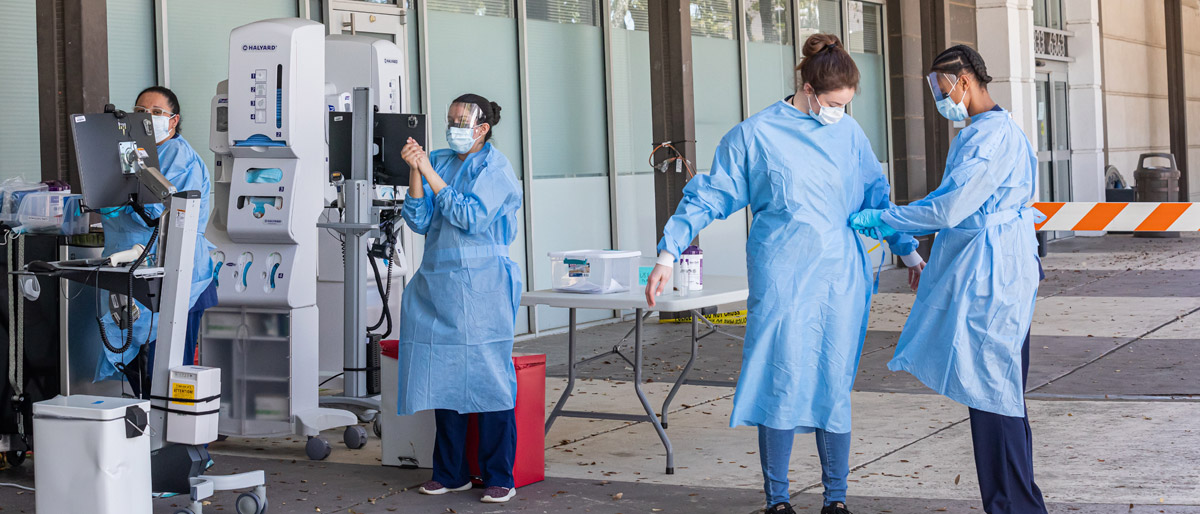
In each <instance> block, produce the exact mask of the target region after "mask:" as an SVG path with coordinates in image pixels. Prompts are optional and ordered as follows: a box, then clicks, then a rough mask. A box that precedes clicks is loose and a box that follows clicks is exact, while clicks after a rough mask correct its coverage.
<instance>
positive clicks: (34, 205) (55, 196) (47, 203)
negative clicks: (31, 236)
mask: <svg viewBox="0 0 1200 514" xmlns="http://www.w3.org/2000/svg"><path fill="white" fill-rule="evenodd" d="M82 198H83V197H82V195H73V194H71V192H70V191H39V192H34V193H28V194H26V195H24V197H23V198H22V199H21V201H20V204H19V206H18V207H17V219H16V221H17V223H19V224H20V226H21V228H22V230H24V231H26V232H32V233H38V234H47V233H49V234H67V235H74V234H81V233H86V232H87V217H86V216H85V215H84V214H83V212H82V211H80V208H79V202H80V200H81V199H82Z"/></svg>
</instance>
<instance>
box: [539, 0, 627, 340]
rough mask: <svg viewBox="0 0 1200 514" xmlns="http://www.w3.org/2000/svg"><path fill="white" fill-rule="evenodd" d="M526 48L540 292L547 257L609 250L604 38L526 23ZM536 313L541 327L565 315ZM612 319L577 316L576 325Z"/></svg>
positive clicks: (602, 314) (589, 29)
mask: <svg viewBox="0 0 1200 514" xmlns="http://www.w3.org/2000/svg"><path fill="white" fill-rule="evenodd" d="M589 4H590V5H592V6H593V7H595V5H594V4H591V3H590V2H589ZM531 16H532V11H531ZM592 19H593V20H594V19H595V18H594V17H593V18H592ZM526 43H527V53H528V57H529V62H530V63H535V64H533V65H531V66H529V67H528V69H527V74H528V84H529V85H528V88H529V89H528V98H529V115H530V119H531V121H530V127H529V132H530V138H531V141H530V143H531V147H532V149H533V156H532V168H533V177H532V178H533V179H534V180H533V184H531V189H532V196H533V197H532V198H530V199H528V202H529V204H530V205H533V206H536V211H535V212H536V215H535V216H534V219H533V227H532V229H531V230H533V232H532V234H533V236H534V239H533V248H534V251H533V254H532V255H531V256H530V259H529V260H530V263H529V264H530V266H531V267H532V268H533V270H534V271H533V277H534V280H533V282H534V284H533V288H539V289H540V288H547V287H550V260H549V258H548V257H547V256H546V254H547V253H548V252H552V251H560V250H577V249H585V248H610V247H612V245H613V241H612V238H611V227H610V217H609V194H608V193H609V182H608V181H609V178H608V171H609V162H608V109H607V106H606V104H605V76H604V47H603V45H604V35H603V34H602V29H601V28H600V27H599V26H598V25H594V24H590V23H583V22H579V23H567V22H562V20H561V19H560V20H557V21H543V20H538V19H530V20H529V21H528V22H527V23H526ZM538 312H539V316H538V324H539V326H540V328H541V329H550V328H556V327H563V326H566V325H567V311H566V310H565V309H549V308H542V309H541V310H539V311H538ZM611 315H612V314H611V312H606V311H596V310H593V311H590V312H588V311H581V312H579V320H580V321H591V320H597V319H604V318H608V317H610V316H611Z"/></svg>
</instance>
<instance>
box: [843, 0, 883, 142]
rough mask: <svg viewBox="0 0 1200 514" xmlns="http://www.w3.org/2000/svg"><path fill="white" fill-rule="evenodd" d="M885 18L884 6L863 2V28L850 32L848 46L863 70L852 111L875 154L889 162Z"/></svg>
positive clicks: (860, 69) (860, 71)
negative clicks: (884, 42) (884, 49)
mask: <svg viewBox="0 0 1200 514" xmlns="http://www.w3.org/2000/svg"><path fill="white" fill-rule="evenodd" d="M882 22H883V7H882V6H879V5H875V4H863V30H861V31H855V32H851V33H850V36H849V43H847V46H848V47H849V49H850V57H851V58H853V59H854V62H855V64H857V65H858V72H859V74H860V77H859V82H858V93H857V94H856V95H855V96H854V101H853V102H851V103H850V113H851V115H852V116H854V120H855V121H857V122H858V124H859V126H861V127H862V129H863V132H866V134H867V139H870V140H871V148H872V149H873V150H874V151H875V157H876V158H877V159H879V161H880V162H887V160H888V137H887V123H888V111H887V77H886V73H885V72H886V70H887V68H886V66H887V65H886V63H885V62H884V58H883V45H882V44H881V41H882V39H883V25H882Z"/></svg>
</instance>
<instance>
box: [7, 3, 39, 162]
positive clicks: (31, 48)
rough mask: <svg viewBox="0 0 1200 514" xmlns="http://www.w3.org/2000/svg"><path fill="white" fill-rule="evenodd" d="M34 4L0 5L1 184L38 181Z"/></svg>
mask: <svg viewBox="0 0 1200 514" xmlns="http://www.w3.org/2000/svg"><path fill="white" fill-rule="evenodd" d="M35 14H36V10H35V8H34V0H5V1H2V2H0V48H3V49H4V51H3V52H0V70H4V73H0V104H3V105H4V110H5V113H4V116H0V180H4V179H8V178H12V177H23V178H24V179H25V180H33V181H37V180H41V177H42V153H41V146H40V145H41V136H40V135H39V134H38V126H39V125H38V123H37V121H38V77H37V26H36V22H35Z"/></svg>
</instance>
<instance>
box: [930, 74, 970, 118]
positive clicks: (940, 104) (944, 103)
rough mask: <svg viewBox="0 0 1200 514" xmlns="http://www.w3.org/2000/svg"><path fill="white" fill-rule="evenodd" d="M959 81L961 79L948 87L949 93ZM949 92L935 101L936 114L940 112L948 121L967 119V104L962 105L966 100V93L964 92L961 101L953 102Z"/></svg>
mask: <svg viewBox="0 0 1200 514" xmlns="http://www.w3.org/2000/svg"><path fill="white" fill-rule="evenodd" d="M959 82H961V80H959V81H956V82H955V83H954V86H953V87H951V88H950V93H953V92H954V88H956V87H958V84H959ZM950 93H946V96H944V97H942V99H941V100H938V101H937V110H938V114H941V115H942V116H944V117H945V118H946V119H948V120H950V121H962V120H965V119H967V106H965V105H963V102H965V101H966V100H967V94H966V93H965V92H964V93H963V97H962V101H960V102H958V103H954V100H953V99H951V98H950Z"/></svg>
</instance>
